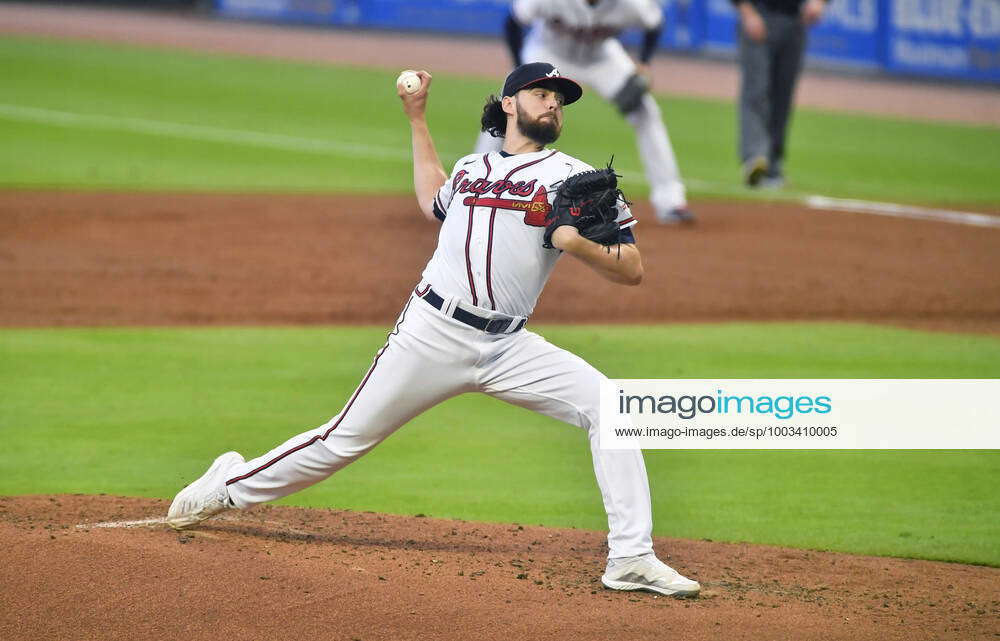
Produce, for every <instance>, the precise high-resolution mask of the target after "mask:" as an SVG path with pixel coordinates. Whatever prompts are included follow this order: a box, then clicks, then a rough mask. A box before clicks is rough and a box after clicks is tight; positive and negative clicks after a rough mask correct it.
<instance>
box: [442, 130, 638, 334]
mask: <svg viewBox="0 0 1000 641" xmlns="http://www.w3.org/2000/svg"><path fill="white" fill-rule="evenodd" d="M591 169H593V167H591V166H590V165H587V164H586V163H582V162H580V161H579V160H577V159H575V158H572V157H571V156H567V155H566V154H564V153H562V152H560V151H555V150H551V149H545V150H542V151H537V152H532V153H527V154H517V155H509V154H505V153H504V152H490V153H487V154H473V155H471V156H466V157H464V158H461V159H460V160H459V161H458V162H457V163H455V168H454V170H453V171H452V174H451V177H450V178H449V180H448V181H446V182H445V184H444V185H442V187H441V189H440V190H438V192H437V195H436V196H435V198H434V206H433V207H434V215H435V216H437V217H438V218H439V219H440V220H441V221H443V224H442V226H441V233H440V236H439V242H438V248H437V250H436V251H435V252H434V256H432V257H431V260H430V262H429V263H428V264H427V267H426V269H425V270H424V273H423V279H424V280H423V282H424V283H430V284H432V285H433V286H434V289H435V290H436V291H441V292H443V293H447V294H451V295H454V296H457V297H459V298H461V299H462V300H465V301H467V302H469V303H471V304H472V305H474V306H479V307H483V308H485V309H488V310H495V311H498V312H502V313H504V314H509V315H511V316H530V315H531V312H532V310H533V309H534V307H535V302H536V301H537V300H538V296H539V294H540V293H541V291H542V288H543V287H544V286H545V283H546V281H547V280H548V278H549V274H550V273H551V272H552V269H553V268H554V267H555V264H556V261H557V260H558V259H559V256H560V254H561V253H562V252H560V251H559V250H557V249H552V248H545V247H543V246H542V237H543V235H544V233H545V219H546V216H547V215H548V214H549V213H550V212H551V211H552V202H551V201H552V199H554V198H555V194H556V192H557V191H558V189H559V185H560V184H561V183H562V181H563V180H565V179H566V178H567V177H569V176H571V175H573V174H577V173H580V172H581V171H588V170H591ZM618 210H619V211H618V217H617V219H616V220H617V221H618V224H619V225H620V227H621V229H622V242H626V243H634V242H635V237H634V236H633V234H632V231H631V229H630V228H631V227H632V226H633V225H635V223H636V219H635V218H634V217H633V216H632V213H631V211H629V208H628V206H627V205H626V204H624V203H619V205H618Z"/></svg>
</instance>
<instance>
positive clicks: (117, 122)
mask: <svg viewBox="0 0 1000 641" xmlns="http://www.w3.org/2000/svg"><path fill="white" fill-rule="evenodd" d="M0 118H6V119H8V120H17V121H21V122H32V123H37V124H43V125H50V126H55V127H76V128H84V129H103V130H109V131H124V132H129V133H136V134H142V135H151V136H167V137H172V138H183V139H187V140H194V141H199V142H206V141H207V142H217V143H223V144H237V145H246V146H251V147H264V148H267V149H279V150H281V151H293V152H302V153H307V154H322V155H332V156H338V157H344V158H370V159H374V160H385V161H399V162H402V163H409V161H410V160H411V158H412V155H411V153H410V152H409V151H408V150H404V149H400V148H395V147H381V146H378V145H371V144H365V143H352V142H345V141H339V140H329V139H309V138H301V137H296V136H287V135H283V134H269V133H264V132H260V131H249V130H246V129H227V128H220V127H209V126H205V125H192V124H186V123H179V122H168V121H164V120H149V119H145V118H132V117H120V116H107V115H100V114H83V113H73V112H68V111H59V110H55V109H44V108H41V107H29V106H24V105H12V104H8V103H0ZM442 155H446V156H457V155H460V154H458V153H457V152H453V151H446V152H442ZM619 171H621V172H622V174H623V175H624V179H623V181H622V182H623V183H630V184H640V182H641V180H642V178H641V172H639V171H637V170H634V169H619ZM688 182H689V183H690V184H691V185H692V186H697V188H699V189H704V190H713V191H724V190H726V189H727V187H726V185H723V184H719V183H713V182H711V181H705V180H697V179H696V180H690V181H688ZM733 191H734V192H735V191H736V190H735V189H734V190H733ZM775 199H777V200H785V201H798V202H802V203H803V204H805V205H806V206H807V207H810V208H812V209H823V210H833V211H846V212H852V213H862V214H873V215H879V216H893V217H896V218H913V219H916V220H933V221H937V222H946V223H955V224H962V225H973V226H977V227H997V228H1000V217H998V216H991V215H989V214H979V213H972V212H964V211H953V210H943V209H929V208H924V207H915V206H911V205H901V204H898V203H881V202H871V201H862V200H851V199H843V198H830V197H827V196H818V195H806V194H800V193H796V192H788V193H785V194H780V195H776V198H775Z"/></svg>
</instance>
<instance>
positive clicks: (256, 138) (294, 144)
mask: <svg viewBox="0 0 1000 641" xmlns="http://www.w3.org/2000/svg"><path fill="white" fill-rule="evenodd" d="M0 118H6V119H9V120H19V121H21V122H34V123H40V124H45V125H52V126H56V127H77V128H85V129H105V130H110V131H127V132H130V133H138V134H146V135H150V136H169V137H172V138H184V139H187V140H196V141H199V142H206V141H207V142H221V143H226V144H237V145H248V146H252V147H266V148H268V149H280V150H282V151H300V152H305V153H311V154H324V155H333V156H340V157H344V158H357V157H362V158H372V159H375V160H399V161H406V162H408V161H409V160H410V159H411V158H412V157H413V156H412V154H411V153H410V152H409V151H408V150H403V149H400V148H398V147H379V146H378V145H369V144H364V143H352V142H344V141H339V140H328V139H327V140H320V139H310V138H298V137H295V136H286V135H283V134H268V133H263V132H260V131H248V130H246V129H223V128H219V127H207V126H205V125H190V124H185V123H180V122H167V121H164V120H148V119H145V118H131V117H121V116H104V115H99V114H82V113H72V112H69V111H57V110H54V109H42V108H40V107H27V106H24V105H11V104H6V103H0Z"/></svg>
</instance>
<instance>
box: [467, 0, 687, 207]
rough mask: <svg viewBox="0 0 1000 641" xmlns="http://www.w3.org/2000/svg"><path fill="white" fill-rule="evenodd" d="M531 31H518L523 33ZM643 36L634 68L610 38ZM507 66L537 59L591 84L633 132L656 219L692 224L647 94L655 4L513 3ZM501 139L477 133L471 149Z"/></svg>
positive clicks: (643, 0) (615, 0) (656, 26)
mask: <svg viewBox="0 0 1000 641" xmlns="http://www.w3.org/2000/svg"><path fill="white" fill-rule="evenodd" d="M529 26H530V29H529V30H528V31H527V34H525V30H526V28H527V27H529ZM636 27H638V28H640V29H642V30H643V31H644V35H643V40H642V46H641V49H640V52H639V64H638V65H637V64H636V63H635V62H634V61H633V60H632V58H631V57H630V56H629V55H628V53H626V51H625V48H624V47H623V46H622V44H621V42H619V41H618V38H617V36H618V35H619V34H620V33H621V32H622V31H624V30H625V29H630V28H636ZM504 30H505V34H506V38H507V46H508V47H509V48H510V53H511V57H512V58H513V61H514V66H519V65H521V64H522V63H525V62H535V61H540V60H544V61H546V62H550V63H552V64H553V65H555V66H556V67H557V68H558V69H559V70H560V72H562V73H563V74H564V75H566V76H569V77H571V78H575V79H577V80H579V81H582V82H583V83H585V84H587V85H590V86H591V87H592V88H593V89H594V90H595V91H596V92H597V93H599V94H600V95H601V96H602V97H604V98H605V99H606V100H608V101H610V102H612V103H613V104H614V105H615V106H616V107H617V108H618V109H619V111H621V113H622V115H623V116H624V117H625V120H627V121H628V123H629V124H630V125H632V127H633V129H635V134H636V141H637V143H638V147H639V155H640V156H641V157H642V163H643V165H644V167H645V170H646V179H647V180H648V181H649V187H650V195H649V200H650V202H651V203H652V205H653V209H654V211H655V213H656V219H657V220H658V221H659V222H661V223H665V224H677V223H692V222H694V215H693V213H692V212H691V210H690V209H689V208H688V204H687V196H686V193H685V189H684V183H682V182H681V177H680V170H679V169H678V166H677V159H676V158H675V156H674V150H673V148H671V146H670V138H669V136H668V135H667V128H666V126H665V125H664V124H663V117H662V114H661V113H660V107H659V105H657V104H656V100H654V99H653V96H651V95H650V94H649V87H650V84H649V79H648V78H649V61H650V59H651V58H652V56H653V53H654V52H655V51H656V45H657V42H658V40H659V38H660V33H661V32H662V30H663V9H662V7H661V6H660V4H659V3H657V2H655V1H654V0H544V1H543V0H514V2H513V3H512V5H511V13H510V16H509V17H508V18H507V22H506V25H505V28H504ZM502 145H503V140H502V139H499V138H493V137H492V136H491V135H490V134H489V133H487V132H484V133H483V134H481V135H480V137H479V141H478V143H477V144H476V152H477V153H484V152H487V151H496V150H499V149H500V148H501V146H502Z"/></svg>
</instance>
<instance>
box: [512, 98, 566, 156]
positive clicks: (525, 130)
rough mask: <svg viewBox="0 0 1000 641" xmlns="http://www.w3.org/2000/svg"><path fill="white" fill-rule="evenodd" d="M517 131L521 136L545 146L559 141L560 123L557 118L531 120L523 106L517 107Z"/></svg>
mask: <svg viewBox="0 0 1000 641" xmlns="http://www.w3.org/2000/svg"><path fill="white" fill-rule="evenodd" d="M517 130H518V131H519V132H521V135H522V136H524V137H526V138H530V139H531V140H534V141H535V142H537V143H538V144H540V145H542V146H545V145H547V144H549V143H553V142H555V141H556V140H559V133H560V132H559V123H558V122H556V119H555V116H552V117H539V118H536V119H535V120H530V119H529V118H528V114H526V113H524V111H523V110H522V109H521V105H518V106H517Z"/></svg>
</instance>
